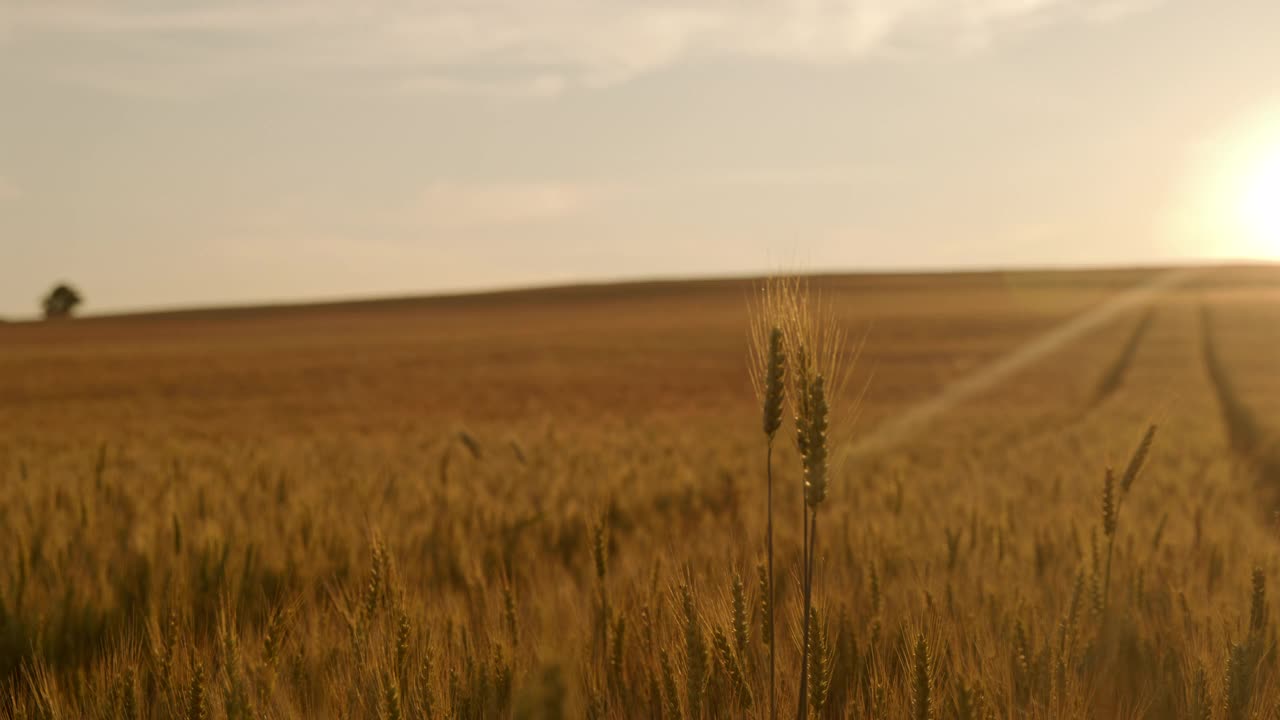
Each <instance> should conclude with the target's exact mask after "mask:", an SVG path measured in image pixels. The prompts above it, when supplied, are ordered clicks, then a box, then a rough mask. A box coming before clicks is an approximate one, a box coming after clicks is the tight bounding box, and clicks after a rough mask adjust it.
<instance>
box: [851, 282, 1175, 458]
mask: <svg viewBox="0 0 1280 720" xmlns="http://www.w3.org/2000/svg"><path fill="white" fill-rule="evenodd" d="M1197 272H1198V271H1197V270H1194V269H1186V270H1170V271H1167V272H1164V273H1161V274H1159V275H1157V276H1156V277H1154V278H1152V279H1151V280H1150V281H1148V282H1146V283H1143V284H1142V285H1138V286H1136V287H1133V288H1130V289H1129V290H1126V291H1124V292H1123V293H1120V294H1119V295H1117V296H1116V297H1113V298H1111V299H1110V300H1107V301H1106V302H1103V303H1101V304H1099V305H1098V306H1096V307H1094V308H1091V309H1090V310H1087V311H1085V312H1083V313H1081V314H1080V315H1077V316H1075V317H1073V318H1071V319H1070V320H1067V321H1066V322H1064V323H1062V324H1061V325H1058V326H1057V327H1054V328H1052V329H1050V330H1049V331H1048V332H1045V333H1044V334H1042V335H1040V336H1038V337H1036V338H1034V339H1032V340H1031V341H1030V342H1028V343H1026V344H1024V345H1022V346H1021V347H1019V348H1017V349H1016V350H1014V351H1013V352H1011V353H1009V354H1008V355H1005V356H1004V357H1002V358H1001V359H999V360H997V361H996V362H994V363H992V364H990V365H987V366H986V367H984V368H982V369H980V370H978V371H976V372H974V373H972V374H970V375H968V376H966V377H964V378H962V379H960V380H958V381H956V382H955V383H953V384H952V385H950V386H949V387H947V388H946V389H945V390H943V391H942V392H941V393H940V394H938V395H936V396H934V397H933V398H930V399H929V400H926V401H924V402H921V403H919V404H917V405H914V406H912V407H910V408H908V409H907V410H906V411H904V412H903V413H901V414H899V415H897V416H896V417H894V418H892V419H890V420H888V421H887V422H885V423H883V424H881V425H880V426H878V427H876V428H874V429H872V430H871V432H870V433H868V434H867V435H864V436H863V437H862V438H861V439H860V440H859V441H857V442H856V443H854V445H853V446H852V447H851V448H849V449H848V452H849V455H850V456H851V457H852V456H862V455H869V454H872V453H875V452H879V451H883V450H885V449H888V448H889V447H891V446H893V445H896V444H898V443H900V442H902V441H904V440H907V439H909V438H910V437H911V436H912V435H914V434H916V433H918V432H920V431H921V430H922V429H923V428H924V427H925V426H927V425H928V424H929V423H930V422H932V421H933V420H935V419H936V418H937V417H938V416H940V415H942V414H943V413H945V412H947V411H948V410H950V409H951V408H953V407H955V406H957V405H959V404H961V403H964V402H966V401H968V400H971V399H973V398H974V397H976V396H978V395H980V394H982V393H984V392H986V391H988V390H990V389H992V388H994V387H996V386H997V385H999V384H1000V383H1001V382H1003V381H1004V380H1005V379H1006V378H1008V377H1009V376H1011V375H1013V374H1014V373H1016V372H1018V371H1020V370H1022V369H1024V368H1026V367H1027V366H1029V365H1031V364H1033V363H1035V362H1037V361H1039V360H1041V359H1042V358H1044V357H1045V356H1047V355H1049V354H1051V353H1053V352H1055V351H1056V350H1058V349H1060V348H1062V347H1063V346H1065V345H1067V344H1069V343H1071V342H1074V341H1076V340H1078V339H1079V338H1081V337H1082V336H1084V335H1085V334H1087V333H1089V332H1090V331H1091V330H1094V329H1095V328H1098V327H1100V326H1101V325H1103V324H1105V323H1107V322H1109V321H1110V320H1112V319H1114V318H1115V317H1116V316H1118V315H1120V314H1122V313H1124V312H1126V311H1128V310H1131V309H1133V308H1137V307H1141V306H1143V305H1146V304H1148V303H1150V302H1151V301H1152V300H1154V299H1156V298H1157V297H1159V296H1160V295H1161V294H1163V293H1164V292H1165V291H1167V290H1169V289H1170V288H1173V287H1176V286H1178V285H1179V284H1181V283H1183V282H1185V281H1186V280H1188V279H1189V278H1191V277H1192V276H1193V275H1195V274H1196V273H1197Z"/></svg>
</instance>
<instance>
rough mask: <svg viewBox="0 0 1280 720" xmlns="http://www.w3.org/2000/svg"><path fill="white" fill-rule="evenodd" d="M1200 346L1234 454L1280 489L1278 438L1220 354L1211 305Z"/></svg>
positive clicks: (1205, 308) (1203, 310)
mask: <svg viewBox="0 0 1280 720" xmlns="http://www.w3.org/2000/svg"><path fill="white" fill-rule="evenodd" d="M1200 345H1201V351H1202V354H1203V357H1204V367H1205V373H1206V374H1207V375H1208V376H1209V382H1210V384H1211V385H1212V386H1213V392H1214V395H1216V396H1217V399H1218V407H1219V408H1220V409H1221V411H1222V422H1223V425H1224V427H1225V428H1226V432H1227V442H1228V444H1229V445H1230V446H1231V450H1232V452H1233V453H1234V454H1235V455H1236V457H1237V458H1238V459H1239V460H1241V461H1242V462H1243V463H1244V464H1246V465H1248V466H1250V467H1252V468H1253V469H1254V471H1255V472H1256V473H1257V475H1258V479H1259V481H1260V482H1262V483H1263V484H1264V485H1266V486H1267V487H1269V488H1273V489H1280V448H1278V447H1277V446H1276V444H1275V442H1274V435H1273V434H1272V433H1271V432H1270V431H1269V429H1268V428H1267V427H1266V426H1265V425H1264V424H1263V423H1262V422H1261V421H1260V420H1259V419H1258V416H1257V414H1256V413H1255V412H1254V411H1253V410H1251V409H1250V408H1249V407H1248V405H1246V404H1245V402H1244V400H1243V399H1242V398H1241V396H1240V393H1239V390H1238V389H1237V387H1236V386H1235V384H1234V383H1233V382H1232V381H1231V375H1230V373H1229V372H1228V371H1227V368H1226V367H1225V366H1224V365H1223V362H1222V356H1221V355H1220V354H1219V342H1218V340H1217V337H1216V334H1215V329H1214V317H1213V311H1212V310H1211V309H1210V308H1209V305H1208V304H1207V303H1201V305H1200Z"/></svg>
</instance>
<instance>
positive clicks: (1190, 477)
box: [0, 269, 1280, 720]
mask: <svg viewBox="0 0 1280 720" xmlns="http://www.w3.org/2000/svg"><path fill="white" fill-rule="evenodd" d="M1152 277H1154V275H1153V274H1151V273H1145V272H1139V271H1132V272H1128V271H1125V272H1120V271H1116V272H1077V273H1047V274H1030V275H1026V276H1023V277H1020V278H1013V277H1012V276H1007V275H994V274H993V275H957V276H938V277H932V278H924V277H908V276H897V277H893V276H883V277H871V276H868V277H839V278H836V277H833V278H815V279H812V280H810V281H807V282H798V281H770V282H767V283H765V284H764V285H763V286H760V285H757V284H753V283H749V282H737V281H724V282H720V281H717V282H701V283H687V284H667V285H649V286H633V287H631V288H629V289H628V291H627V292H626V293H625V294H623V293H617V292H615V291H613V290H610V289H608V288H598V289H584V290H575V291H543V292H531V293H527V294H524V295H519V296H517V297H515V298H509V297H508V298H500V297H490V298H486V297H483V296H478V297H476V298H474V299H467V300H463V301H457V300H452V301H430V300H428V301H418V302H406V303H396V304H381V305H377V304H375V305H349V306H332V307H327V308H299V309H293V310H273V311H266V310H264V311H236V312H225V313H214V314H196V315H181V314H179V315H158V316H150V317H137V318H120V319H104V320H91V321H77V322H74V323H56V324H49V325H14V326H11V327H6V328H4V329H3V331H2V332H3V335H2V337H3V342H4V353H3V354H2V355H0V361H2V362H3V365H4V372H3V373H2V374H0V403H2V406H3V409H4V412H3V414H0V430H2V431H3V434H0V473H3V475H2V477H3V483H0V566H2V567H3V568H4V571H3V574H2V575H0V580H2V581H3V583H2V585H0V678H3V700H2V701H0V708H3V714H4V715H5V716H6V717H15V718H16V717H22V718H82V717H83V718H103V719H108V718H110V719H113V720H115V719H126V718H128V719H133V718H230V719H239V718H303V717H334V718H338V717H343V718H357V717H358V718H374V717H377V718H418V717H439V718H446V717H457V718H501V717H513V718H559V717H584V716H585V717H596V718H646V719H647V718H669V719H670V718H687V719H690V720H692V719H702V718H721V717H723V718H772V717H783V718H790V717H793V716H797V715H799V716H801V717H812V718H864V717H865V718H903V717H910V718H938V719H942V718H958V719H962V720H969V719H974V718H984V719H985V718H1075V717H1116V718H1175V717H1177V718H1183V717H1186V718H1223V719H1231V720H1234V719H1236V718H1253V717H1271V716H1272V715H1273V714H1274V713H1275V712H1277V711H1280V687H1278V686H1277V683H1276V677H1277V676H1276V672H1275V670H1276V629H1275V624H1274V623H1273V622H1272V616H1271V611H1270V599H1269V598H1270V596H1271V595H1272V594H1273V593H1270V592H1269V585H1270V583H1271V581H1272V579H1274V577H1275V576H1276V570H1277V567H1276V559H1277V554H1276V550H1277V531H1276V526H1275V521H1274V518H1273V517H1272V516H1271V514H1270V511H1269V510H1268V509H1269V508H1271V507H1274V506H1275V505H1274V504H1275V502H1276V495H1275V487H1274V481H1275V477H1274V475H1269V474H1268V473H1269V471H1268V468H1269V467H1272V466H1273V465H1272V463H1273V462H1274V458H1272V457H1271V456H1272V454H1273V452H1274V451H1273V450H1272V448H1273V447H1274V446H1273V445H1272V438H1274V437H1275V435H1274V428H1275V427H1276V425H1275V422H1276V420H1275V418H1277V417H1280V416H1277V415H1276V414H1275V413H1276V412H1277V408H1280V405H1278V404H1277V403H1280V394H1277V386H1276V385H1275V383H1274V382H1273V378H1274V364H1273V361H1274V357H1273V356H1272V355H1268V354H1267V353H1268V352H1270V351H1269V350H1268V348H1270V347H1272V346H1273V345H1274V343H1275V341H1277V340H1280V337H1275V333H1276V332H1280V330H1275V331H1273V330H1272V328H1280V322H1277V320H1280V314H1278V313H1280V310H1278V308H1280V303H1277V302H1276V301H1277V299H1280V295H1278V294H1277V293H1280V276H1278V275H1276V274H1275V273H1274V272H1273V271H1264V270H1244V269H1241V270H1218V271H1206V272H1203V273H1201V274H1199V275H1196V276H1194V277H1193V278H1192V279H1189V280H1187V281H1186V282H1184V283H1183V284H1182V285H1180V286H1177V287H1173V288H1171V289H1169V290H1167V291H1166V292H1165V293H1164V294H1162V295H1159V296H1156V297H1155V298H1154V299H1153V300H1152V301H1151V302H1150V303H1149V304H1148V305H1145V306H1141V307H1134V308H1131V309H1129V310H1128V311H1126V312H1124V313H1121V314H1120V315H1119V316H1117V318H1116V319H1115V320H1113V321H1111V322H1108V323H1105V324H1104V325H1102V326H1100V327H1098V328H1097V329H1095V330H1093V331H1091V332H1090V333H1088V334H1087V335H1086V336H1085V337H1083V338H1082V339H1080V340H1079V341H1076V342H1073V343H1071V344H1069V345H1068V346H1066V347H1064V348H1062V349H1060V350H1059V351H1057V352H1055V353H1052V354H1050V355H1049V356H1047V357H1045V358H1043V359H1041V360H1039V361H1037V362H1035V363H1033V364H1031V365H1030V366H1028V367H1026V368H1024V369H1022V370H1020V371H1018V372H1016V373H1013V374H1012V375H1010V376H1009V377H1008V378H1006V379H1005V380H1004V381H1002V382H1001V383H999V384H998V385H997V386H996V387H994V388H993V389H991V390H989V391H987V392H985V393H983V394H982V395H981V396H980V397H978V398H975V399H973V400H971V401H969V402H965V403H962V404H960V405H958V406H957V407H954V408H952V409H950V410H949V411H948V412H947V413H946V414H944V415H942V416H940V417H938V418H937V419H935V420H934V421H933V422H932V423H930V424H928V425H927V426H925V427H923V428H922V429H921V431H920V432H919V433H917V434H916V435H914V436H912V437H910V438H905V437H904V438H903V439H902V440H901V441H900V442H898V443H896V444H895V445H894V446H892V447H887V448H884V449H879V450H875V451H874V452H869V453H867V452H860V453H854V452H851V451H850V449H851V448H852V447H853V443H854V442H855V440H856V439H857V438H858V437H859V436H860V434H862V433H866V432H871V431H873V430H874V428H876V427H877V426H879V425H881V424H882V423H884V422H885V421H887V420H890V419H892V418H894V417H896V416H897V415H899V414H900V413H901V412H902V411H903V410H904V409H905V408H909V407H911V406H913V405H914V404H916V403H919V402H924V401H927V400H928V399H929V398H931V397H934V396H936V395H937V394H938V393H939V392H942V391H943V390H944V389H945V388H946V387H947V386H949V385H951V384H952V383H954V382H957V381H959V380H961V379H963V378H964V377H966V376H968V375H970V374H971V373H972V372H974V371H977V370H979V369H981V368H982V367H985V366H987V365H989V364H990V363H992V362H995V361H996V360H998V359H999V358H1001V357H1005V356H1007V355H1008V354H1009V353H1012V352H1016V351H1017V349H1018V348H1019V347H1021V346H1023V345H1024V344H1026V343H1028V342H1032V341H1033V340H1034V338H1036V337H1037V336H1039V335H1040V334H1042V333H1044V332H1046V331H1049V330H1051V329H1052V328H1053V327H1055V326H1057V325H1059V324H1061V323H1062V322H1064V321H1067V320H1068V319H1070V318H1071V317H1073V316H1074V315H1076V314H1077V313H1079V312H1082V311H1084V310H1086V309H1088V308H1090V307H1093V306H1096V305H1098V304H1100V303H1106V302H1107V301H1108V299H1110V298H1113V297H1115V296H1117V295H1118V294H1119V293H1122V292H1124V291H1125V290H1127V289H1128V288H1130V287H1133V286H1136V285H1141V284H1143V283H1146V282H1149V281H1150V280H1151V278H1152ZM337 329H341V330H342V331H341V332H339V331H338V330H337ZM868 329H869V332H867V331H868ZM864 333H866V338H867V339H866V340H865V342H863V341H862V340H861V338H862V336H863V334H864ZM1260 333H1261V335H1260ZM1259 337H1263V338H1266V339H1267V340H1266V343H1265V344H1264V343H1261V342H1260V341H1259V340H1258V338H1259ZM850 338H858V340H857V341H855V340H851V339H850ZM364 348H377V349H378V352H376V353H375V352H365V351H362V349H364ZM860 348H861V351H862V352H861V355H860V357H859V358H858V360H857V362H856V363H853V362H851V361H852V359H853V355H854V354H855V353H857V352H858V351H859V349H860ZM744 358H747V361H746V362H744ZM842 358H843V359H844V360H846V362H843V363H842V362H841V360H842ZM850 367H852V370H851V371H847V370H846V369H847V368H850ZM753 378H754V381H753ZM868 380H870V382H868ZM846 381H849V382H846ZM753 385H754V387H755V388H756V391H757V393H756V394H755V395H754V396H753V394H752V392H751V389H750V388H751V387H752V386H753ZM786 408H789V410H786ZM855 408H856V409H857V413H856V419H855V413H854V410H855ZM762 418H763V421H762ZM1157 424H1158V425H1159V429H1158V430H1157V429H1156V427H1155V425H1157ZM762 428H763V431H764V433H763V435H764V436H763V437H762V436H761V430H762ZM793 440H794V441H793Z"/></svg>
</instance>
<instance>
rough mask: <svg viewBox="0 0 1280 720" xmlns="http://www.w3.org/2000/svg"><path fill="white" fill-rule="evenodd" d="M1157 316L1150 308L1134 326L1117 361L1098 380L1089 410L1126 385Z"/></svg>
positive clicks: (1152, 308)
mask: <svg viewBox="0 0 1280 720" xmlns="http://www.w3.org/2000/svg"><path fill="white" fill-rule="evenodd" d="M1155 316H1156V309H1155V308H1154V307H1151V306H1148V307H1147V309H1146V311H1145V312H1143V313H1142V315H1141V316H1140V317H1139V318H1138V321H1137V323H1135V324H1134V326H1133V332H1131V333H1130V334H1129V339H1128V340H1126V341H1125V344H1124V347H1123V348H1121V350H1120V354H1119V355H1118V356H1116V359H1115V360H1114V361H1113V362H1112V363H1111V365H1109V366H1108V367H1107V371H1106V372H1105V373H1104V374H1103V375H1102V377H1101V378H1100V379H1099V380H1098V387H1097V389H1096V390H1094V393H1093V400H1092V402H1091V403H1090V404H1089V408H1088V409H1089V410H1092V409H1093V408H1095V407H1097V406H1099V405H1101V404H1102V403H1103V402H1105V401H1106V399H1107V398H1109V397H1111V396H1112V395H1114V394H1115V393H1116V391H1117V390H1119V389H1120V388H1121V387H1122V386H1123V385H1124V380H1125V378H1126V377H1127V376H1128V375H1129V370H1130V369H1131V368H1132V367H1133V359H1134V357H1136V356H1137V354H1138V348H1140V347H1142V340H1143V338H1145V337H1146V336H1147V331H1148V330H1150V329H1151V324H1152V322H1153V321H1154V320H1155Z"/></svg>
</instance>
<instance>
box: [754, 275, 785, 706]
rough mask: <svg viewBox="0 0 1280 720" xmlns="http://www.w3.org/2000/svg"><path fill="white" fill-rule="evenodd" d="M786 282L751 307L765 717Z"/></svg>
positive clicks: (773, 285)
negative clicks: (761, 476)
mask: <svg viewBox="0 0 1280 720" xmlns="http://www.w3.org/2000/svg"><path fill="white" fill-rule="evenodd" d="M789 287H790V285H789V284H788V283H786V282H785V281H782V280H778V279H772V280H770V281H769V282H767V283H766V284H765V285H764V287H763V288H762V289H761V291H760V297H759V300H758V305H756V307H755V308H754V317H753V320H752V324H751V328H752V337H751V345H750V347H751V361H752V362H751V365H750V368H751V377H752V384H753V386H754V387H755V390H756V396H757V398H758V399H759V401H760V404H761V410H762V414H763V422H762V427H763V429H764V434H765V438H766V442H765V482H766V484H767V490H766V496H765V497H766V499H765V512H766V521H765V553H766V555H767V556H768V587H766V588H763V590H764V592H765V594H766V597H765V609H766V615H767V617H766V619H765V624H766V638H765V641H766V642H767V643H768V644H769V718H770V720H775V718H777V715H778V703H777V697H776V691H775V686H776V680H775V673H776V667H777V652H776V650H775V644H776V643H775V638H774V615H773V613H774V602H773V595H774V587H775V585H774V570H773V440H774V438H775V437H776V436H777V434H778V428H780V427H781V426H782V405H783V401H784V395H785V390H786V387H785V384H786V355H785V353H784V351H783V343H784V335H783V330H782V325H783V321H784V320H785V314H784V311H785V309H786V307H787V305H788V303H787V302H786V298H787V293H788V288H789Z"/></svg>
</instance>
